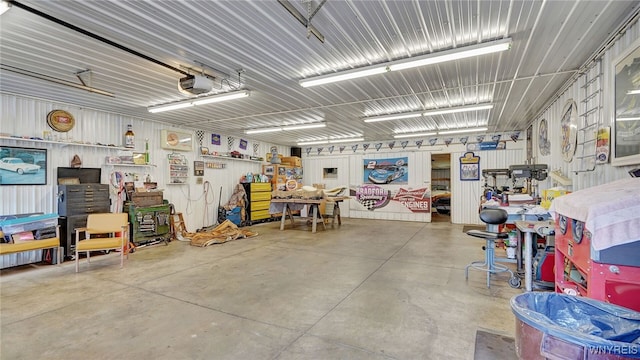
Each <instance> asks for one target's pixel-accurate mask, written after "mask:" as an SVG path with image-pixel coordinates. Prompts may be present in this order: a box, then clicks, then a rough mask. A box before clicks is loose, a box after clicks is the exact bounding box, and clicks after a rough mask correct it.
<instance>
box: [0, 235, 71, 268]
mask: <svg viewBox="0 0 640 360" xmlns="http://www.w3.org/2000/svg"><path fill="white" fill-rule="evenodd" d="M46 249H55V250H56V252H57V255H58V256H57V257H58V259H57V260H58V262H57V264H58V265H60V264H61V263H62V251H63V250H62V247H60V231H59V229H58V227H56V237H54V238H49V239H42V240H29V241H21V242H18V243H13V244H8V243H0V255H10V254H17V253H21V252H25V251H32V250H46Z"/></svg>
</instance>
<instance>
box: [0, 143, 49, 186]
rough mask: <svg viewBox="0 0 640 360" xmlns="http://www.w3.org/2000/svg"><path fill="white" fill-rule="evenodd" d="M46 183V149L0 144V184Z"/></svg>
mask: <svg viewBox="0 0 640 360" xmlns="http://www.w3.org/2000/svg"><path fill="white" fill-rule="evenodd" d="M46 184H47V150H46V149H31V148H23V147H13V146H0V185H46Z"/></svg>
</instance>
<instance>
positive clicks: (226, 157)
mask: <svg viewBox="0 0 640 360" xmlns="http://www.w3.org/2000/svg"><path fill="white" fill-rule="evenodd" d="M200 157H202V158H205V159H223V160H235V161H246V162H252V163H258V164H262V163H263V162H264V161H262V160H252V159H242V158H234V157H231V156H221V155H200Z"/></svg>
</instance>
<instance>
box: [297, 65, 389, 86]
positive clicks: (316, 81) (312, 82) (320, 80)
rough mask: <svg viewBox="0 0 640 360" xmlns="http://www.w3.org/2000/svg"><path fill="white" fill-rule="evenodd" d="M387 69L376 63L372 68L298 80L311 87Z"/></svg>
mask: <svg viewBox="0 0 640 360" xmlns="http://www.w3.org/2000/svg"><path fill="white" fill-rule="evenodd" d="M387 71H389V69H387V68H386V66H380V65H377V66H376V67H374V68H361V69H354V70H347V71H341V72H339V73H336V74H329V75H322V76H317V77H314V78H311V79H308V80H300V85H301V86H302V87H311V86H316V85H324V84H329V83H333V82H338V81H343V80H351V79H357V78H361V77H365V76H371V75H377V74H383V73H386V72H387Z"/></svg>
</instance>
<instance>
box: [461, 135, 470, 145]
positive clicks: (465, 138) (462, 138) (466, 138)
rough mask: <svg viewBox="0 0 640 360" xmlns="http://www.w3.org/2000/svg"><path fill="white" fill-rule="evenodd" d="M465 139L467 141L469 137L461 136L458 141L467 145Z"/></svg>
mask: <svg viewBox="0 0 640 360" xmlns="http://www.w3.org/2000/svg"><path fill="white" fill-rule="evenodd" d="M467 141H469V137H468V136H463V137H461V138H460V143H461V144H462V145H467Z"/></svg>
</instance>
